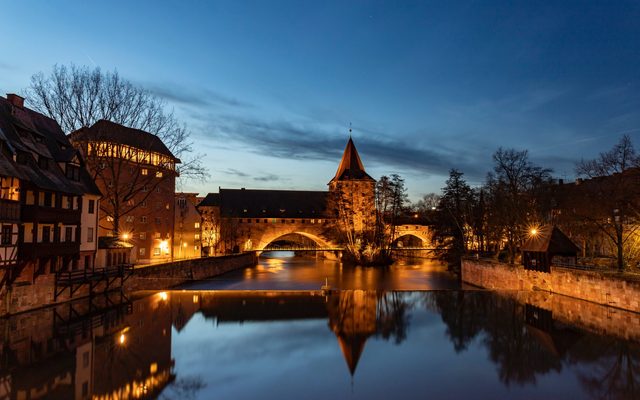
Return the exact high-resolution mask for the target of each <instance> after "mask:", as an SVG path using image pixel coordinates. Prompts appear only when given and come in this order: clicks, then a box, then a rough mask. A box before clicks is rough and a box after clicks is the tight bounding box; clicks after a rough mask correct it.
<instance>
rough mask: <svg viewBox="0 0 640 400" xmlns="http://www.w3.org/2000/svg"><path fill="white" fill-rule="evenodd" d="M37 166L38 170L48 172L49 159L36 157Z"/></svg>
mask: <svg viewBox="0 0 640 400" xmlns="http://www.w3.org/2000/svg"><path fill="white" fill-rule="evenodd" d="M38 166H39V167H40V169H44V170H48V169H49V159H48V158H47V157H43V156H40V157H38Z"/></svg>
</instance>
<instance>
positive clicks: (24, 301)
mask: <svg viewBox="0 0 640 400" xmlns="http://www.w3.org/2000/svg"><path fill="white" fill-rule="evenodd" d="M256 262H257V257H256V255H255V253H245V254H237V255H230V256H224V257H204V258H194V259H190V260H181V261H175V262H171V263H166V264H156V265H150V266H145V267H142V268H136V269H135V270H134V274H133V276H132V277H130V278H129V279H127V280H126V281H125V290H145V289H155V290H162V289H168V288H171V287H173V286H176V285H180V284H182V283H185V282H187V281H190V280H198V279H204V278H209V277H212V276H216V275H220V274H223V273H225V272H228V271H231V270H234V269H238V268H244V267H249V266H252V265H255V264H256ZM54 279H55V278H54V275H52V274H46V275H40V276H38V277H37V278H36V279H35V281H34V282H33V283H20V284H14V285H13V286H12V287H11V288H10V289H3V290H2V291H0V316H3V315H7V314H16V313H20V312H23V311H28V310H33V309H36V308H39V307H44V306H48V305H52V304H58V303H63V302H66V301H68V300H69V299H70V296H69V289H68V288H67V289H65V290H64V292H63V293H62V294H60V295H59V296H58V297H57V298H56V299H55V300H54V297H55V296H54V291H55V282H54ZM100 290H101V287H100V286H98V287H97V288H96V291H100ZM88 294H89V288H88V286H87V285H83V286H81V287H80V288H79V289H78V290H77V291H76V292H75V293H74V295H73V298H74V299H77V298H81V297H83V296H87V295H88Z"/></svg>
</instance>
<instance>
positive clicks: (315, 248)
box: [262, 244, 436, 252]
mask: <svg viewBox="0 0 640 400" xmlns="http://www.w3.org/2000/svg"><path fill="white" fill-rule="evenodd" d="M343 250H345V248H344V247H338V246H330V247H320V246H306V245H285V246H281V245H276V244H270V245H268V246H266V247H265V248H264V249H262V251H263V252H265V251H343ZM398 250H428V251H435V250H436V249H435V248H433V247H420V246H400V247H392V248H391V251H398Z"/></svg>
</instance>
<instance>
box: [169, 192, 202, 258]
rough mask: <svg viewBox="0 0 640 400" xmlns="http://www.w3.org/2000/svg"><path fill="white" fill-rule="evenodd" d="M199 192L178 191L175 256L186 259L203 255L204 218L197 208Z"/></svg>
mask: <svg viewBox="0 0 640 400" xmlns="http://www.w3.org/2000/svg"><path fill="white" fill-rule="evenodd" d="M197 196H198V194H197V193H176V196H175V221H174V233H173V257H174V259H178V260H180V259H185V258H194V257H200V256H201V255H202V218H201V216H200V212H199V211H198V209H197V208H196V205H197V203H198V200H197Z"/></svg>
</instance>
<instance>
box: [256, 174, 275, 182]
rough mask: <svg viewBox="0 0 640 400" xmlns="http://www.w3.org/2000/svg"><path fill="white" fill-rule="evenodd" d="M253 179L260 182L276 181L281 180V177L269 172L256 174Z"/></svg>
mask: <svg viewBox="0 0 640 400" xmlns="http://www.w3.org/2000/svg"><path fill="white" fill-rule="evenodd" d="M253 180H254V181H258V182H275V181H279V180H281V178H280V177H279V176H278V175H275V174H267V175H263V176H256V177H254V178H253Z"/></svg>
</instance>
